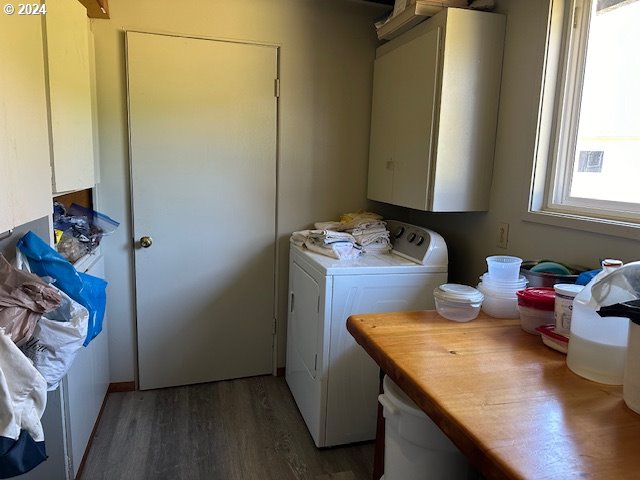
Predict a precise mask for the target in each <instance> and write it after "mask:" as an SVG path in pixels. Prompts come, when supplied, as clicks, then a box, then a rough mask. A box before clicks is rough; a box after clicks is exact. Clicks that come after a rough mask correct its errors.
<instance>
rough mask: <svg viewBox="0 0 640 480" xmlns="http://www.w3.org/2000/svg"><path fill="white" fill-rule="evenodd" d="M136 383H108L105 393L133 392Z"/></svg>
mask: <svg viewBox="0 0 640 480" xmlns="http://www.w3.org/2000/svg"><path fill="white" fill-rule="evenodd" d="M135 391H136V382H116V383H110V384H109V389H108V390H107V393H121V392H135Z"/></svg>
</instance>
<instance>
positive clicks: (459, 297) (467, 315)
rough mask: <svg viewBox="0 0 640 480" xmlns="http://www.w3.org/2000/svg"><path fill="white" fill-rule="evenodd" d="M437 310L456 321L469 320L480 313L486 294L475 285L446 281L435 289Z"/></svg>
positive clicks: (434, 296) (434, 295)
mask: <svg viewBox="0 0 640 480" xmlns="http://www.w3.org/2000/svg"><path fill="white" fill-rule="evenodd" d="M433 298H434V300H435V303H436V310H437V312H438V313H439V314H440V315H442V316H443V317H444V318H447V319H449V320H454V321H456V322H468V321H469V320H473V319H474V318H476V317H477V316H478V313H480V306H481V305H482V300H483V299H484V295H483V294H482V293H481V292H480V291H479V290H476V289H475V288H473V287H469V286H467V285H459V284H457V283H445V284H443V285H440V286H439V287H436V288H435V290H434V291H433Z"/></svg>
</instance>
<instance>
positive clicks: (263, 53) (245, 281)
mask: <svg viewBox="0 0 640 480" xmlns="http://www.w3.org/2000/svg"><path fill="white" fill-rule="evenodd" d="M127 76H128V88H129V129H130V150H131V151H130V155H131V177H132V178H131V181H132V185H133V187H132V197H133V198H132V205H133V208H132V210H133V211H132V214H133V224H134V227H133V233H134V238H135V275H136V302H137V305H136V308H137V325H138V372H139V384H140V388H141V389H150V388H158V387H166V386H174V385H186V384H193V383H200V382H208V381H214V380H222V379H228V378H239V377H245V376H251V375H259V374H266V373H270V372H271V369H272V363H271V362H272V342H273V318H274V257H275V205H276V117H277V115H276V113H277V99H276V97H275V95H274V79H275V78H276V77H277V49H276V48H275V47H270V46H261V45H250V44H240V43H230V42H222V41H212V40H204V39H194V38H183V37H174V36H166V35H155V34H144V33H132V32H129V33H127ZM142 237H150V239H151V240H150V241H151V242H152V243H151V245H150V246H148V247H147V248H142V247H143V245H142V244H143V243H145V242H144V241H141V240H140V239H141V238H142ZM147 244H148V243H147Z"/></svg>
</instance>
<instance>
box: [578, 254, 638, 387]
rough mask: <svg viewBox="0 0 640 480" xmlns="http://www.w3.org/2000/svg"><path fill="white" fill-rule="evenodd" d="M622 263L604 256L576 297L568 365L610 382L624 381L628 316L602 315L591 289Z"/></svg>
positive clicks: (596, 380) (618, 382)
mask: <svg viewBox="0 0 640 480" xmlns="http://www.w3.org/2000/svg"><path fill="white" fill-rule="evenodd" d="M621 266H622V262H621V261H619V260H610V259H607V260H604V261H603V262H602V272H600V273H599V274H598V275H596V276H595V277H594V279H593V280H592V281H591V282H589V284H588V285H587V286H585V287H584V289H583V290H582V291H581V292H580V293H579V294H577V295H576V297H575V299H574V301H573V311H572V316H571V333H570V335H569V349H568V351H567V366H568V367H569V369H570V370H571V371H573V372H574V373H576V374H578V375H580V376H581V377H584V378H586V379H589V380H592V381H594V382H599V383H605V384H608V385H622V383H623V379H624V362H625V355H626V351H627V339H628V335H629V319H628V318H624V317H606V318H602V317H600V315H598V313H597V312H596V308H597V307H596V306H594V305H593V302H592V301H591V289H592V287H593V285H594V284H595V283H596V282H598V281H599V280H603V279H604V278H605V277H606V276H607V275H609V274H611V273H613V272H614V271H615V270H616V269H617V268H619V267H621Z"/></svg>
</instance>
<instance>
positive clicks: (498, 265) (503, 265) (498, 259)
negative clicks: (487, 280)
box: [487, 255, 522, 281]
mask: <svg viewBox="0 0 640 480" xmlns="http://www.w3.org/2000/svg"><path fill="white" fill-rule="evenodd" d="M520 265H522V259H521V258H518V257H511V256H508V255H494V256H492V257H487V266H488V267H489V275H490V276H491V278H493V279H495V280H501V281H516V280H518V277H519V276H520Z"/></svg>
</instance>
